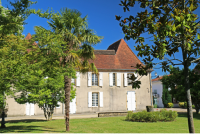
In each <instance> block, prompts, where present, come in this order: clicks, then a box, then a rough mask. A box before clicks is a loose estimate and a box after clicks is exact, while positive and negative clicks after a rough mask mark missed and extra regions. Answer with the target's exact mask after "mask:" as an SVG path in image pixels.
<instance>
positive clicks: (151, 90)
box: [149, 72, 152, 106]
mask: <svg viewBox="0 0 200 134" xmlns="http://www.w3.org/2000/svg"><path fill="white" fill-rule="evenodd" d="M150 74H151V72H149V82H150V98H151V106H152V86H151V82H152V81H151V75H150Z"/></svg>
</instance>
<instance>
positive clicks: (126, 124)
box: [0, 113, 200, 133]
mask: <svg viewBox="0 0 200 134" xmlns="http://www.w3.org/2000/svg"><path fill="white" fill-rule="evenodd" d="M124 119H125V117H105V118H90V119H71V120H70V133H188V123H187V115H186V114H179V116H178V117H177V118H176V120H175V121H174V122H156V123H143V122H130V121H125V120H124ZM199 124H200V114H195V113H194V126H195V132H196V133H200V127H199ZM64 132H66V131H65V121H64V119H61V120H52V121H44V120H26V121H25V120H24V121H15V122H8V123H6V128H4V129H1V128H0V133H64Z"/></svg>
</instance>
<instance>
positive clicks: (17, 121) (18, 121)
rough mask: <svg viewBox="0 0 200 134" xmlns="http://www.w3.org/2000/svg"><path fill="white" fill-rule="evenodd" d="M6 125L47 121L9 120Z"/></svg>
mask: <svg viewBox="0 0 200 134" xmlns="http://www.w3.org/2000/svg"><path fill="white" fill-rule="evenodd" d="M5 122H6V123H31V122H47V121H46V120H39V119H21V120H8V121H5Z"/></svg>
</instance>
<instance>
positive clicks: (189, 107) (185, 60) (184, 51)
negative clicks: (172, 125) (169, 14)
mask: <svg viewBox="0 0 200 134" xmlns="http://www.w3.org/2000/svg"><path fill="white" fill-rule="evenodd" d="M181 2H182V8H183V10H185V0H182V1H181ZM181 27H182V31H181V42H182V46H181V48H182V54H183V65H184V78H185V91H186V100H187V116H188V127H189V133H195V130H194V121H193V113H192V102H191V95H190V82H189V66H190V63H189V62H190V61H188V50H187V48H186V38H185V36H184V34H187V31H185V27H184V25H183V24H182V26H181Z"/></svg>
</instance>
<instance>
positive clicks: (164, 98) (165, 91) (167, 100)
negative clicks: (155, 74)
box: [162, 88, 172, 107]
mask: <svg viewBox="0 0 200 134" xmlns="http://www.w3.org/2000/svg"><path fill="white" fill-rule="evenodd" d="M162 102H163V104H164V107H167V106H168V103H170V102H172V98H171V95H170V94H169V91H168V89H164V88H163V93H162Z"/></svg>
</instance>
